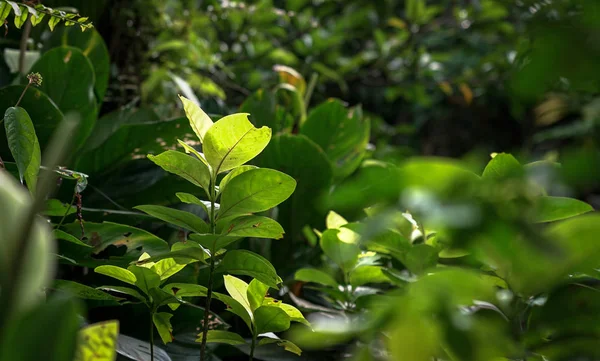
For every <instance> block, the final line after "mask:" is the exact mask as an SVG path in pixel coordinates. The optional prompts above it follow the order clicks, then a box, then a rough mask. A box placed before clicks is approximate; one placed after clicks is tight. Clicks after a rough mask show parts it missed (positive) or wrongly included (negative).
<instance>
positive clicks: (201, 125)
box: [179, 95, 213, 143]
mask: <svg viewBox="0 0 600 361" xmlns="http://www.w3.org/2000/svg"><path fill="white" fill-rule="evenodd" d="M179 99H181V102H182V103H183V110H184V111H185V115H186V116H187V118H188V120H189V121H190V125H191V126H192V129H193V130H194V133H196V135H197V136H198V139H200V143H204V137H205V136H206V132H208V130H209V129H210V128H211V127H212V126H213V121H212V119H210V117H209V116H208V115H207V114H206V113H205V112H204V111H203V110H202V109H201V108H200V107H199V106H198V104H196V103H194V102H192V101H191V100H189V99H187V98H186V97H183V96H181V95H180V96H179Z"/></svg>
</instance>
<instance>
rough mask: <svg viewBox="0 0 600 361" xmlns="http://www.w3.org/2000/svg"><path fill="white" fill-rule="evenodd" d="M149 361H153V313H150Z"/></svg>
mask: <svg viewBox="0 0 600 361" xmlns="http://www.w3.org/2000/svg"><path fill="white" fill-rule="evenodd" d="M150 361H154V312H152V311H150Z"/></svg>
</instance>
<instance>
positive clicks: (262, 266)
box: [218, 249, 282, 296]
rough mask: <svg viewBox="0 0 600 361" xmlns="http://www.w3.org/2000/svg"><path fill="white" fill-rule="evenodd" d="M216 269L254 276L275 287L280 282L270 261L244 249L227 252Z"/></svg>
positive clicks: (276, 287) (277, 286)
mask: <svg viewBox="0 0 600 361" xmlns="http://www.w3.org/2000/svg"><path fill="white" fill-rule="evenodd" d="M218 270H219V271H221V272H229V273H233V274H236V275H244V276H250V277H254V278H256V279H258V280H259V281H261V282H262V283H264V284H266V285H268V286H269V287H272V288H275V289H279V284H280V283H281V282H282V280H281V278H280V277H279V276H278V275H277V271H276V270H275V267H273V265H272V264H271V262H269V261H268V260H267V259H266V258H264V257H262V256H260V255H258V254H256V253H254V252H250V251H247V250H244V249H236V250H233V251H229V252H227V253H226V254H225V257H224V258H223V260H222V261H221V263H220V264H219V267H218ZM244 292H245V291H244ZM232 296H233V295H232Z"/></svg>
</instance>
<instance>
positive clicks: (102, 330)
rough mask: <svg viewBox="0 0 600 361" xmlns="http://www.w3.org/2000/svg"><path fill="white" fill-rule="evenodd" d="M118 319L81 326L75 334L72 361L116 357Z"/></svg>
mask: <svg viewBox="0 0 600 361" xmlns="http://www.w3.org/2000/svg"><path fill="white" fill-rule="evenodd" d="M118 336H119V321H117V320H112V321H106V322H100V323H95V324H93V325H89V326H86V327H84V328H82V329H81V330H80V331H79V332H78V335H77V350H76V351H75V357H74V361H92V360H94V361H114V360H115V359H116V358H117V337H118Z"/></svg>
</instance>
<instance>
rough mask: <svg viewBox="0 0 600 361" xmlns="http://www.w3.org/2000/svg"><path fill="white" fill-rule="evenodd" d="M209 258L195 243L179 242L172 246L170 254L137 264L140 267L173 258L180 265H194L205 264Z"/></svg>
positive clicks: (160, 255) (153, 257) (164, 253)
mask: <svg viewBox="0 0 600 361" xmlns="http://www.w3.org/2000/svg"><path fill="white" fill-rule="evenodd" d="M207 257H208V254H207V253H206V251H205V250H204V249H202V247H200V246H199V245H198V244H197V243H194V242H177V243H174V244H173V246H171V251H170V252H163V253H159V254H157V255H155V256H151V257H150V258H147V259H144V260H141V261H138V262H136V263H137V264H138V265H143V264H146V263H148V262H158V261H160V260H163V259H168V258H173V259H174V260H175V261H176V262H178V263H182V264H183V263H186V264H187V263H192V262H195V261H200V262H203V263H206V262H205V259H206V258H207Z"/></svg>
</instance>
